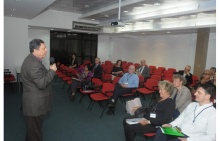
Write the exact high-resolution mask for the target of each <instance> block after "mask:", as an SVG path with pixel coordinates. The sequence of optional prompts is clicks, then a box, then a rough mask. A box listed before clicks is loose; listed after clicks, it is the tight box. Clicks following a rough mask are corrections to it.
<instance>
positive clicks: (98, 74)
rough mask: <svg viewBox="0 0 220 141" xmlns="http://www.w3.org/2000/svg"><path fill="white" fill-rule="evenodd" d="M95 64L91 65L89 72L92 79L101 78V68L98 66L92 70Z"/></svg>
mask: <svg viewBox="0 0 220 141" xmlns="http://www.w3.org/2000/svg"><path fill="white" fill-rule="evenodd" d="M95 66H96V64H94V65H92V67H91V70H92V71H93V77H95V78H100V79H101V78H102V66H101V65H100V64H99V65H98V66H97V67H96V68H94V67H95Z"/></svg>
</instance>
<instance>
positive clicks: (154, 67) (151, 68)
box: [149, 66, 157, 74]
mask: <svg viewBox="0 0 220 141" xmlns="http://www.w3.org/2000/svg"><path fill="white" fill-rule="evenodd" d="M149 68H150V72H151V74H152V73H153V72H154V70H156V69H157V68H156V66H149Z"/></svg>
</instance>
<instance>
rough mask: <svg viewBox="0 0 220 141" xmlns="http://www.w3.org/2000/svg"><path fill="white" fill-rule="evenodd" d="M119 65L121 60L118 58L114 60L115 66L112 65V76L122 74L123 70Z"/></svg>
mask: <svg viewBox="0 0 220 141" xmlns="http://www.w3.org/2000/svg"><path fill="white" fill-rule="evenodd" d="M121 66H122V61H121V60H118V61H117V62H116V66H114V67H113V69H112V75H114V76H120V75H123V74H124V70H123V68H122V67H121Z"/></svg>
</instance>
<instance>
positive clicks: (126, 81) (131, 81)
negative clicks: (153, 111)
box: [107, 65, 139, 115]
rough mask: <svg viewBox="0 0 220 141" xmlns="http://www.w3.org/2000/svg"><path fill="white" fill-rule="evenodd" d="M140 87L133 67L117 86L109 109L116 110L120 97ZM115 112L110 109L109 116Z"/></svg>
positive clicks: (130, 67)
mask: <svg viewBox="0 0 220 141" xmlns="http://www.w3.org/2000/svg"><path fill="white" fill-rule="evenodd" d="M138 85H139V78H138V76H137V75H136V74H135V66H133V65H131V66H129V68H128V73H125V74H124V75H123V76H122V77H121V79H120V80H119V84H118V85H116V86H115V89H114V93H113V96H112V97H111V100H110V103H109V105H108V107H109V108H114V107H115V104H116V101H117V100H118V97H119V96H121V95H123V94H129V93H131V92H132V89H133V88H137V87H138ZM113 112H114V111H113V110H112V109H110V110H109V111H108V112H107V114H108V115H110V114H112V113H113Z"/></svg>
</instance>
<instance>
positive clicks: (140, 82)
mask: <svg viewBox="0 0 220 141" xmlns="http://www.w3.org/2000/svg"><path fill="white" fill-rule="evenodd" d="M138 78H139V87H144V77H143V76H142V75H138Z"/></svg>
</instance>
